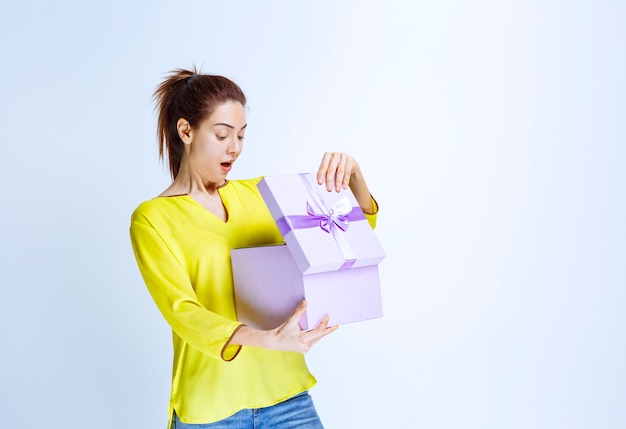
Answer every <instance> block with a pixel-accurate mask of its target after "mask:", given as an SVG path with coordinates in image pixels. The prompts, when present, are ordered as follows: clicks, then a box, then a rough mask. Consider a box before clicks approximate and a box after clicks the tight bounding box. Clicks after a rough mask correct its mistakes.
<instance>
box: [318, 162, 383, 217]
mask: <svg viewBox="0 0 626 429" xmlns="http://www.w3.org/2000/svg"><path fill="white" fill-rule="evenodd" d="M317 183H318V184H320V185H323V184H326V190H327V191H328V192H331V191H333V190H334V191H335V192H339V191H341V190H342V189H347V188H348V186H350V189H351V190H352V193H353V194H354V196H355V198H356V200H357V201H358V203H359V205H360V206H361V208H362V209H363V211H364V212H366V213H373V210H374V206H373V204H372V196H371V194H370V191H369V189H368V187H367V184H366V183H365V178H364V177H363V174H362V173H361V167H360V166H359V164H358V163H357V162H356V161H355V160H354V158H352V157H351V156H350V155H348V154H347V153H341V152H326V153H325V154H324V156H323V157H322V162H321V164H320V168H319V169H318V170H317Z"/></svg>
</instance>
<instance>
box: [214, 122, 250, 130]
mask: <svg viewBox="0 0 626 429" xmlns="http://www.w3.org/2000/svg"><path fill="white" fill-rule="evenodd" d="M218 125H221V126H224V127H228V128H230V129H231V130H234V129H235V127H233V126H232V125H230V124H227V123H225V122H218V123H217V124H213V126H214V127H217V126H218ZM247 126H248V124H246V125H244V126H243V127H241V129H242V130H244V129H246V127H247Z"/></svg>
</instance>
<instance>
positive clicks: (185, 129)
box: [176, 118, 193, 144]
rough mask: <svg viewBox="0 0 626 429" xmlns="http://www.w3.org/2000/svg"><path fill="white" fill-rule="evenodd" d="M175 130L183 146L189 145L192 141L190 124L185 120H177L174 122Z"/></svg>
mask: <svg viewBox="0 0 626 429" xmlns="http://www.w3.org/2000/svg"><path fill="white" fill-rule="evenodd" d="M176 129H177V130H178V137H180V139H181V140H182V141H183V143H185V144H191V141H192V140H193V130H192V128H191V124H190V123H189V121H188V120H187V119H185V118H179V119H178V121H177V122H176Z"/></svg>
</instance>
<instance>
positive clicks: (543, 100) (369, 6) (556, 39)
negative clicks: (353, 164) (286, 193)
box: [0, 0, 626, 429]
mask: <svg viewBox="0 0 626 429" xmlns="http://www.w3.org/2000/svg"><path fill="white" fill-rule="evenodd" d="M6 3H7V4H4V5H3V6H2V15H1V17H0V22H1V25H0V54H1V58H2V67H1V71H0V81H1V84H0V130H1V137H0V141H1V152H0V175H1V176H0V178H1V180H2V187H3V189H2V204H1V212H0V221H1V225H2V228H1V236H0V239H1V248H0V251H1V259H0V264H1V269H2V273H3V276H2V280H1V296H0V347H1V349H0V410H1V411H2V413H1V414H2V417H1V420H0V426H2V427H3V428H38V427H46V428H90V429H99V428H107V429H110V428H113V427H116V428H117V427H119V428H142V429H143V428H163V429H165V426H166V421H167V415H166V409H167V402H168V397H169V388H170V370H171V342H170V341H171V337H170V332H169V329H168V326H167V325H166V323H165V322H164V320H163V319H162V317H161V315H160V314H159V313H158V311H157V309H156V307H155V305H154V304H153V302H152V301H151V298H150V296H149V294H148V292H147V289H146V288H145V286H144V285H143V282H142V280H141V278H140V276H139V273H138V270H137V268H136V265H135V261H134V258H133V255H132V250H131V247H130V242H129V237H128V226H129V217H130V214H131V212H132V210H133V209H134V208H135V207H136V206H137V205H138V204H139V203H140V202H141V201H143V200H145V199H148V198H151V197H152V196H154V195H156V194H158V193H159V192H160V191H161V190H163V189H164V188H165V187H166V186H167V184H168V182H169V175H168V173H167V170H166V168H165V166H164V165H162V164H161V163H159V161H158V159H157V146H156V138H155V115H154V111H153V104H152V101H151V95H152V92H153V90H154V89H155V87H156V86H157V84H158V83H159V82H160V81H161V80H162V78H163V77H164V76H165V75H166V73H167V72H168V71H170V70H172V69H174V68H178V67H191V66H192V65H193V64H196V65H197V66H198V67H200V68H201V70H202V71H203V72H205V73H212V74H223V75H226V76H228V77H230V78H232V79H233V80H235V81H236V82H237V83H239V84H240V86H241V87H242V88H243V89H244V91H245V92H246V95H247V97H248V99H249V110H248V118H247V119H248V123H249V126H248V133H247V135H246V143H245V150H244V154H243V157H242V158H241V159H240V162H238V164H237V165H236V167H235V170H234V171H233V172H232V173H231V178H248V177H256V176H259V175H262V174H268V175H269V174H282V173H285V174H287V173H299V172H304V171H314V170H315V169H316V168H317V165H318V162H319V159H320V157H321V155H322V153H323V152H324V151H326V150H332V151H345V152H348V153H350V154H351V155H353V156H354V157H355V158H356V159H357V161H359V163H360V164H361V167H362V169H363V170H364V172H365V173H366V177H367V180H368V182H369V184H370V187H371V190H372V192H373V194H374V195H375V197H376V198H377V199H378V201H379V203H380V205H381V212H380V216H379V223H378V228H377V230H376V232H377V235H378V237H379V239H380V241H381V242H382V244H383V246H384V247H385V250H386V251H387V254H388V256H387V258H386V259H385V260H384V261H383V263H382V264H381V266H380V269H381V281H382V290H383V300H384V311H385V316H384V318H382V319H377V320H373V321H367V322H363V323H358V324H351V325H345V326H343V327H341V328H340V329H339V330H338V331H337V332H336V333H334V334H333V335H332V336H330V337H328V338H327V339H326V340H325V341H323V342H322V343H320V344H318V345H317V346H316V347H315V348H314V349H313V350H312V351H311V352H310V353H309V354H308V357H307V359H308V362H309V365H310V367H311V370H312V371H313V373H314V374H315V375H316V377H317V378H318V380H319V383H318V385H317V386H316V387H315V388H314V389H313V390H312V392H311V393H312V395H313V397H314V400H315V402H316V405H317V408H318V411H319V412H320V414H321V415H322V417H323V420H324V422H325V424H326V427H327V429H339V428H341V429H345V428H348V429H350V428H385V429H386V428H429V429H436V428H464V429H473V428H476V429H486V428H493V429H496V428H498V429H501V428H506V429H514V428H524V429H525V428H533V429H538V428H567V429H572V428H594V429H597V428H623V427H626V370H625V368H624V366H625V362H626V344H625V342H626V335H625V333H626V316H625V311H624V308H625V305H626V289H625V286H626V227H625V223H626V222H625V219H626V204H625V197H626V177H625V173H624V166H625V163H626V149H625V148H624V146H625V145H624V143H625V140H626V139H625V138H624V137H625V129H624V123H625V121H624V119H625V117H626V115H625V112H626V109H625V107H626V102H625V98H626V90H625V85H624V84H625V76H626V59H625V57H626V55H625V48H624V40H626V34H625V30H624V22H625V21H624V20H625V18H626V7H625V6H624V5H625V3H624V2H623V1H619V0H615V1H608V0H595V1H590V0H589V1H584V0H583V1H556V0H541V1H539V0H536V1H528V0H526V1H508V2H504V1H495V0H492V1H488V0H474V1H462V0H442V1H436V2H418V1H406V2H401V1H384V2H383V1H380V2H366V1H351V2H350V1H297V2H296V1H293V2H292V1H231V2H224V1H219V2H218V1H176V2H175V1H171V2H160V1H143V2H142V1H107V2H84V1H83V2H79V1H55V2H44V1H40V2H32V1H23V2H6Z"/></svg>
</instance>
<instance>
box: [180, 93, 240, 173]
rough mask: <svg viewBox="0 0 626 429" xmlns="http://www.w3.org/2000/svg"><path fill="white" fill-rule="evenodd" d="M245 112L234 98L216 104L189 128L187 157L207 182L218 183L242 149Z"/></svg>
mask: <svg viewBox="0 0 626 429" xmlns="http://www.w3.org/2000/svg"><path fill="white" fill-rule="evenodd" d="M245 130H246V115H245V113H244V108H243V106H242V105H241V103H239V102H238V101H227V102H226V103H224V104H221V105H219V106H218V107H217V108H216V109H215V111H214V112H213V114H212V115H211V116H210V117H209V118H208V119H206V120H205V121H203V122H202V123H201V124H200V126H199V127H198V128H197V129H195V130H193V134H192V141H191V148H190V161H191V164H192V167H193V169H194V170H195V171H197V172H198V173H200V175H201V176H202V177H203V179H205V180H208V181H209V182H210V183H216V184H218V185H219V184H222V183H224V181H225V180H226V176H227V175H228V173H229V172H230V170H231V169H232V167H233V163H234V162H235V160H236V159H237V157H238V156H239V154H240V153H241V150H242V149H243V147H242V146H243V137H244V133H245Z"/></svg>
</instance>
